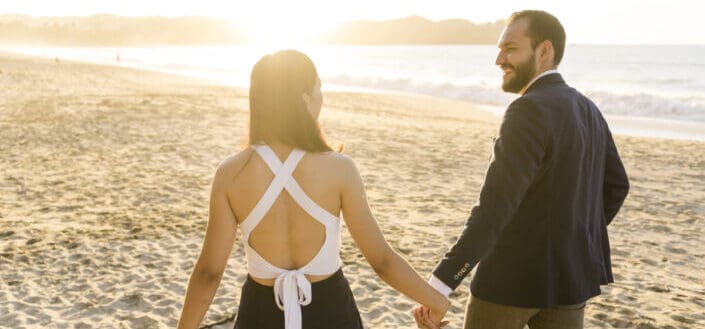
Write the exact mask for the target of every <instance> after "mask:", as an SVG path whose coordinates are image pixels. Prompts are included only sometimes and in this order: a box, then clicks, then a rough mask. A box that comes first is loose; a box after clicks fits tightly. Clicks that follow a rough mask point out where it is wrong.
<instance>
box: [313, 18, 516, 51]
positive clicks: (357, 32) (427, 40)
mask: <svg viewBox="0 0 705 329" xmlns="http://www.w3.org/2000/svg"><path fill="white" fill-rule="evenodd" d="M504 26H505V23H504V21H503V20H500V21H497V22H494V23H485V24H475V23H472V22H470V21H467V20H463V19H449V20H444V21H439V22H434V21H431V20H428V19H426V18H423V17H419V16H410V17H406V18H401V19H396V20H389V21H357V22H351V23H347V24H343V25H341V26H339V27H337V28H335V29H333V30H331V31H329V32H327V33H325V34H323V35H322V36H321V40H322V41H323V42H324V43H333V44H375V45H379V44H494V43H496V42H497V39H498V37H499V35H500V33H502V29H503V28H504Z"/></svg>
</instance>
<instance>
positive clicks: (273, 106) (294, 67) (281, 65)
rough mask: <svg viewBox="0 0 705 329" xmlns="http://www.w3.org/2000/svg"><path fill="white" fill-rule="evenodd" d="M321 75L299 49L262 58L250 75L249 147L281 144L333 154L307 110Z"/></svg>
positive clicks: (283, 51)
mask: <svg viewBox="0 0 705 329" xmlns="http://www.w3.org/2000/svg"><path fill="white" fill-rule="evenodd" d="M317 80H318V72H317V71H316V67H315V66H314V65H313V62H312V61H311V59H310V58H309V57H308V56H306V55H305V54H303V53H301V52H299V51H296V50H282V51H278V52H275V53H273V54H269V55H265V56H264V57H262V58H261V59H260V60H259V61H258V62H257V63H256V64H255V66H254V67H253V68H252V74H251V75H250V140H249V144H250V145H253V144H262V143H265V144H266V143H272V142H280V143H284V144H287V145H290V146H293V147H295V148H298V149H301V150H305V151H309V152H326V151H332V149H331V147H330V146H329V145H328V144H327V143H326V141H325V138H324V137H323V134H322V132H321V128H320V127H319V126H318V122H317V121H316V119H314V117H313V116H312V115H311V113H310V112H309V110H308V109H307V107H306V103H305V102H304V100H303V98H302V95H303V94H304V93H306V94H311V93H312V92H313V88H314V86H315V85H316V82H317Z"/></svg>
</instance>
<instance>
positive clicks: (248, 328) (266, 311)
mask: <svg viewBox="0 0 705 329" xmlns="http://www.w3.org/2000/svg"><path fill="white" fill-rule="evenodd" d="M311 296H312V300H311V303H310V304H308V305H306V306H301V317H302V319H303V323H302V328H303V329H330V328H336V329H362V328H363V327H362V320H361V319H360V313H359V312H358V310H357V305H356V304H355V299H354V298H353V295H352V291H350V284H349V283H348V280H347V279H346V278H345V276H344V275H343V271H342V269H339V270H338V271H337V272H335V273H334V274H333V275H331V276H330V277H329V278H327V279H325V280H322V281H318V282H314V283H312V284H311ZM234 329H284V311H282V310H280V309H279V307H277V304H276V303H275V301H274V289H273V288H272V287H270V286H264V285H261V284H259V283H257V282H255V281H254V280H252V277H250V275H247V281H245V284H244V285H243V286H242V295H241V296H240V307H239V308H238V311H237V320H235V327H234Z"/></svg>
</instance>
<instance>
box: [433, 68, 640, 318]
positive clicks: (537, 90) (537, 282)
mask: <svg viewBox="0 0 705 329" xmlns="http://www.w3.org/2000/svg"><path fill="white" fill-rule="evenodd" d="M628 190H629V182H628V179H627V175H626V172H625V170H624V166H623V165H622V161H621V160H620V157H619V154H618V152H617V148H616V147H615V144H614V141H613V139H612V135H611V133H610V130H609V128H608V127H607V123H606V122H605V119H604V118H603V117H602V114H601V113H600V111H599V110H598V108H597V106H595V104H594V103H593V102H592V101H590V100H589V99H588V98H587V97H585V96H584V95H582V94H581V93H579V92H578V91H576V90H575V89H573V88H571V87H569V86H568V85H566V83H565V81H564V80H563V78H562V77H561V75H560V74H557V73H554V74H548V75H546V76H543V77H541V78H539V79H538V80H536V81H535V82H534V83H533V84H532V85H531V86H530V87H529V89H528V90H527V91H526V92H525V93H524V95H523V96H521V97H519V98H518V99H516V100H515V101H514V102H512V104H511V105H510V106H509V108H508V109H507V111H506V113H505V115H504V118H503V120H502V124H501V126H500V130H499V135H498V137H497V139H496V140H495V144H494V150H493V155H492V160H491V161H490V164H489V168H488V169H487V174H486V176H485V181H484V184H483V186H482V189H481V192H480V197H479V200H478V202H477V204H476V205H475V206H474V207H473V209H472V211H471V214H470V217H469V218H468V220H467V223H466V225H465V228H464V230H463V232H462V235H461V236H460V238H459V239H458V240H457V241H456V243H455V245H453V247H452V248H451V249H450V250H449V251H448V253H447V254H446V255H445V257H444V258H443V260H441V262H440V263H439V264H438V266H437V267H436V268H435V269H434V271H433V274H434V276H435V277H437V278H438V279H440V280H441V281H442V282H444V283H445V284H446V285H447V286H448V287H450V288H451V289H455V288H456V287H457V286H458V285H459V284H460V283H461V281H462V280H463V278H465V276H466V275H467V274H469V273H470V270H472V269H473V268H474V267H475V265H477V264H478V262H479V266H478V268H477V271H476V273H475V275H474V277H473V280H472V284H471V290H472V294H473V296H475V297H477V298H479V299H482V300H486V301H489V302H493V303H498V304H504V305H513V306H519V307H531V308H546V307H551V306H555V305H572V304H578V303H581V302H584V301H586V300H587V299H589V298H590V297H593V296H596V295H598V294H600V285H602V284H607V283H610V282H613V277H612V267H611V262H610V245H609V240H608V237H607V225H609V223H610V222H611V221H612V219H613V218H614V217H615V215H616V214H617V212H618V211H619V209H620V207H621V206H622V203H623V202H624V199H625V198H626V196H627V192H628Z"/></svg>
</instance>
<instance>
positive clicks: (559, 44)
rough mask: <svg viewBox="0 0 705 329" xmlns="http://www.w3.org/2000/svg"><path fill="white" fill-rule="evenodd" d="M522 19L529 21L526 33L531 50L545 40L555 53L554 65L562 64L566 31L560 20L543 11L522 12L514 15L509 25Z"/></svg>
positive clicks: (510, 18) (508, 22)
mask: <svg viewBox="0 0 705 329" xmlns="http://www.w3.org/2000/svg"><path fill="white" fill-rule="evenodd" d="M521 18H526V19H527V20H528V21H529V28H528V29H527V32H526V33H527V36H528V37H529V39H531V48H533V49H536V46H538V44H539V43H541V42H543V41H545V40H548V41H551V43H552V44H553V50H554V52H555V56H554V57H553V64H554V65H558V64H560V63H561V60H562V59H563V52H564V51H565V30H564V29H563V25H561V22H559V21H558V18H556V17H555V16H553V15H551V14H549V13H547V12H545V11H542V10H522V11H518V12H515V13H513V14H512V16H510V17H509V20H507V25H509V24H511V23H512V22H514V21H516V20H518V19H521Z"/></svg>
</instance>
